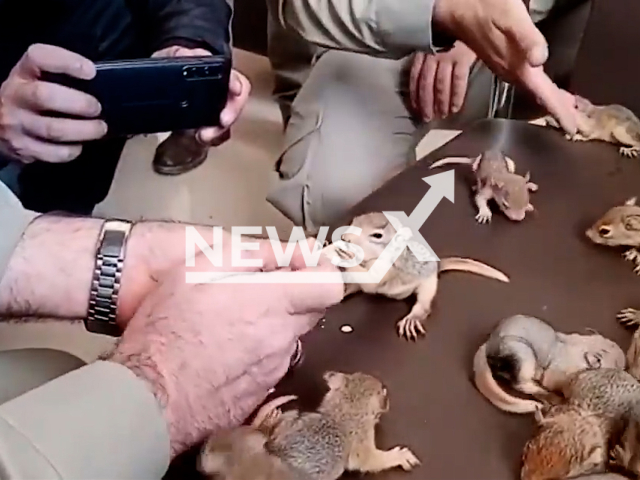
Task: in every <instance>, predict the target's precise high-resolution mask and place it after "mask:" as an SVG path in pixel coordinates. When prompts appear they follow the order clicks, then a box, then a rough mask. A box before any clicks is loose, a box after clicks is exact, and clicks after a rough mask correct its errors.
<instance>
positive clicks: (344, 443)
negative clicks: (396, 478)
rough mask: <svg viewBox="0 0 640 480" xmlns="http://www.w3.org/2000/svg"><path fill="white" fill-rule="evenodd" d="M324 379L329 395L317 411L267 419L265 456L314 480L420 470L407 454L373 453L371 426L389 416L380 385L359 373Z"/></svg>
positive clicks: (397, 449)
mask: <svg viewBox="0 0 640 480" xmlns="http://www.w3.org/2000/svg"><path fill="white" fill-rule="evenodd" d="M323 378H324V380H325V381H326V383H327V385H328V387H329V391H328V392H327V394H326V395H325V397H324V399H323V400H322V402H321V404H320V406H319V408H318V409H317V411H315V412H310V413H307V412H302V413H301V412H299V411H297V410H290V411H287V412H284V413H279V414H276V415H274V416H272V418H271V419H270V421H269V424H268V428H269V429H270V430H271V434H270V438H269V441H268V443H267V450H268V451H269V452H271V453H272V454H273V455H276V456H277V457H279V458H280V459H282V460H283V461H284V462H286V463H287V464H288V465H291V466H293V467H294V468H297V469H299V470H301V471H304V472H306V473H307V474H309V475H310V476H311V477H312V478H313V479H314V480H336V479H337V478H339V477H340V476H341V475H342V474H343V473H344V472H345V471H357V472H361V473H376V472H381V471H384V470H389V469H393V468H397V467H400V468H402V469H404V470H412V469H413V468H414V467H416V466H418V465H419V464H420V461H419V460H418V458H417V457H416V456H415V455H414V454H413V452H411V450H409V449H408V448H405V447H395V448H392V449H390V450H386V451H385V450H379V449H378V448H377V447H376V444H375V426H376V425H377V423H378V421H379V420H380V417H381V416H382V414H383V413H385V412H387V411H388V410H389V397H388V392H387V389H386V387H385V386H384V385H383V384H382V382H380V381H379V380H378V379H376V378H374V377H372V376H370V375H366V374H364V373H352V374H347V373H340V372H327V373H325V375H324V377H323Z"/></svg>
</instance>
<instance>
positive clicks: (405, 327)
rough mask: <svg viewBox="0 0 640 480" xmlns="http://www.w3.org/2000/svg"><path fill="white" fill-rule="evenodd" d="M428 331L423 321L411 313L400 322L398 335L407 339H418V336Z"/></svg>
mask: <svg viewBox="0 0 640 480" xmlns="http://www.w3.org/2000/svg"><path fill="white" fill-rule="evenodd" d="M426 333H427V332H426V330H425V329H424V326H423V325H422V322H421V321H420V320H419V319H417V318H416V317H412V316H411V315H407V316H406V317H404V318H403V319H402V320H400V321H399V322H398V335H400V336H401V337H404V338H405V339H407V340H417V339H418V336H420V335H426Z"/></svg>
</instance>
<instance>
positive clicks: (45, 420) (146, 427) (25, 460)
mask: <svg viewBox="0 0 640 480" xmlns="http://www.w3.org/2000/svg"><path fill="white" fill-rule="evenodd" d="M37 215H38V214H37V213H35V212H30V211H27V210H25V209H24V208H23V207H22V205H21V204H20V202H19V201H18V199H17V198H16V197H15V196H14V195H13V193H12V192H11V190H9V188H7V186H6V185H4V183H2V182H0V278H2V275H3V273H4V272H5V270H6V267H7V264H8V263H9V259H10V257H11V254H12V253H13V250H14V249H15V246H16V245H17V244H18V242H19V241H20V237H21V236H22V234H23V232H24V230H25V229H26V228H27V226H28V225H29V223H30V222H31V221H32V220H33V219H34V218H35V217H36V216H37ZM169 458H170V451H169V434H168V432H167V426H166V422H165V420H164V417H163V415H162V411H161V409H160V406H159V405H158V402H157V401H156V398H155V396H154V395H153V393H152V392H151V390H150V389H149V388H148V387H147V385H146V384H145V382H144V381H143V380H141V379H139V378H138V377H137V376H135V375H134V374H133V373H132V372H131V371H130V370H129V369H127V368H126V367H123V366H122V365H118V364H115V363H112V362H103V361H101V362H96V363H93V364H90V365H87V366H85V367H82V368H80V369H78V370H75V371H73V372H71V373H69V374H67V375H64V376H62V377H58V378H56V379H55V380H53V381H51V382H49V383H46V384H44V385H42V386H41V387H38V388H36V389H35V390H31V391H29V392H27V393H25V394H24V395H21V396H19V397H17V398H15V399H13V400H10V401H8V402H6V403H4V404H2V405H0V478H2V479H3V480H30V479H47V480H52V479H57V480H85V479H91V480H114V479H118V480H160V479H161V478H162V476H163V475H164V473H165V472H166V470H167V468H168V466H169Z"/></svg>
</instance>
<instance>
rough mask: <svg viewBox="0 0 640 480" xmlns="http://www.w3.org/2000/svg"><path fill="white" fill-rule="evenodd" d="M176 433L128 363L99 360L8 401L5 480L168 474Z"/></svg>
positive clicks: (127, 479)
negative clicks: (169, 428)
mask: <svg viewBox="0 0 640 480" xmlns="http://www.w3.org/2000/svg"><path fill="white" fill-rule="evenodd" d="M169 452H170V450H169V436H168V432H167V427H166V423H165V421H164V419H163V416H162V412H161V410H160V406H159V405H158V403H157V401H156V399H155V396H154V395H153V394H152V392H151V390H150V389H149V388H147V386H146V384H145V383H144V382H143V381H142V380H140V379H139V378H138V377H136V376H135V375H134V374H133V373H132V372H131V371H130V370H129V369H128V368H126V367H123V366H122V365H119V364H116V363H112V362H104V361H100V362H96V363H93V364H90V365H87V366H85V367H82V368H80V369H78V370H75V371H73V372H71V373H68V374H67V375H64V376H62V377H59V378H57V379H55V380H53V381H51V382H49V383H46V384H44V385H43V386H41V387H39V388H36V389H35V390H31V391H30V392H28V393H26V394H24V395H22V396H20V397H18V398H15V399H13V400H11V401H9V402H7V403H5V404H3V405H0V477H1V478H2V479H4V480H28V479H47V480H54V479H55V480H85V479H86V480H89V479H91V480H115V479H117V480H161V478H162V476H163V475H164V474H165V472H166V470H167V468H168V466H169V457H170V453H169Z"/></svg>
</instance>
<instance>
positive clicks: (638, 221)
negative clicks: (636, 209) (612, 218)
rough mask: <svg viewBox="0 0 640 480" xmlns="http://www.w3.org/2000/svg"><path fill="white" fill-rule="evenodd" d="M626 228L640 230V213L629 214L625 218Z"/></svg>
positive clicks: (634, 230)
mask: <svg viewBox="0 0 640 480" xmlns="http://www.w3.org/2000/svg"><path fill="white" fill-rule="evenodd" d="M624 228H625V230H630V231H633V232H637V231H640V215H627V216H626V217H625V218H624Z"/></svg>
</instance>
